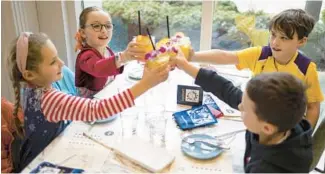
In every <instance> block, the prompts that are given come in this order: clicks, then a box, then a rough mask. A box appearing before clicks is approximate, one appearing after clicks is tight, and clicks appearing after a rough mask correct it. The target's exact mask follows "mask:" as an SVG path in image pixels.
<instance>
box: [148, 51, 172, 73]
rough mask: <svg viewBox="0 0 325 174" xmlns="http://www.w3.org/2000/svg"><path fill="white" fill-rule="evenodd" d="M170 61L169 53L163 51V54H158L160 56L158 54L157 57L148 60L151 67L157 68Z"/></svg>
mask: <svg viewBox="0 0 325 174" xmlns="http://www.w3.org/2000/svg"><path fill="white" fill-rule="evenodd" d="M168 62H169V54H167V53H162V54H158V56H156V57H155V58H153V59H150V60H148V61H147V65H148V67H149V68H150V69H152V68H157V67H159V66H161V65H163V64H165V63H168Z"/></svg>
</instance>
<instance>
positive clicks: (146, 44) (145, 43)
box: [135, 35, 153, 53]
mask: <svg viewBox="0 0 325 174" xmlns="http://www.w3.org/2000/svg"><path fill="white" fill-rule="evenodd" d="M135 41H136V42H137V43H140V44H142V45H141V46H140V47H139V48H140V49H143V51H144V52H145V53H149V52H151V51H152V50H153V48H152V45H151V42H150V38H149V36H142V35H138V36H137V37H136V39H135Z"/></svg>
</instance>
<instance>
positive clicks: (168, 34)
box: [166, 16, 170, 38]
mask: <svg viewBox="0 0 325 174" xmlns="http://www.w3.org/2000/svg"><path fill="white" fill-rule="evenodd" d="M166 19H167V36H168V38H170V33H169V20H168V16H166Z"/></svg>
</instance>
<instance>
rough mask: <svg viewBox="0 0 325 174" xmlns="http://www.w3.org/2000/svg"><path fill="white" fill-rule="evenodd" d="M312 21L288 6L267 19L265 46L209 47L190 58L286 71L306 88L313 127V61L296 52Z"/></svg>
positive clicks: (316, 98)
mask: <svg viewBox="0 0 325 174" xmlns="http://www.w3.org/2000/svg"><path fill="white" fill-rule="evenodd" d="M314 24H315V20H314V19H313V18H312V17H311V16H310V15H308V14H307V13H306V12H305V11H303V10H301V9H288V10H285V11H283V12H281V13H279V14H278V15H276V16H274V17H273V18H272V20H271V22H270V26H269V30H270V40H269V46H264V47H251V48H247V49H244V50H240V51H223V50H216V49H215V50H209V51H200V52H195V53H194V54H192V56H190V58H189V59H190V60H191V61H197V62H208V63H213V64H235V65H236V67H237V68H238V69H244V68H249V69H250V70H251V71H252V72H253V74H254V75H257V74H260V73H263V72H288V73H291V74H293V75H295V76H296V77H298V78H299V79H301V80H302V81H303V82H304V83H305V84H306V85H307V87H308V89H307V91H306V93H307V98H308V105H307V113H306V118H307V120H308V121H309V122H310V124H311V125H312V127H313V128H314V127H315V126H316V124H317V121H318V117H319V111H320V102H321V101H323V100H324V96H323V94H322V91H321V89H320V84H319V80H318V75H317V70H316V64H315V63H314V62H312V61H311V59H310V58H308V57H306V56H304V55H302V54H301V53H299V52H298V48H300V47H301V46H303V45H304V44H305V43H306V42H307V39H308V35H309V34H310V32H311V31H312V29H313V27H314Z"/></svg>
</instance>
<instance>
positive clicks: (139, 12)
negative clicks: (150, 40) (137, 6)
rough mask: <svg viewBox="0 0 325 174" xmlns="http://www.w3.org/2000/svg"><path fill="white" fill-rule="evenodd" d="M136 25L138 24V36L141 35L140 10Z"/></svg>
mask: <svg viewBox="0 0 325 174" xmlns="http://www.w3.org/2000/svg"><path fill="white" fill-rule="evenodd" d="M138 24H139V35H141V17H140V10H139V11H138Z"/></svg>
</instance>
